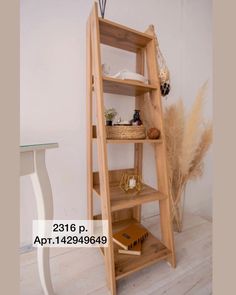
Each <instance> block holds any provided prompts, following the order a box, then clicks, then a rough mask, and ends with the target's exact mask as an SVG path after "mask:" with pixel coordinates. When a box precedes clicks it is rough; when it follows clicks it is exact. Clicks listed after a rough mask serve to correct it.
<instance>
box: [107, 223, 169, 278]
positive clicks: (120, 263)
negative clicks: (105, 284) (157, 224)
mask: <svg viewBox="0 0 236 295" xmlns="http://www.w3.org/2000/svg"><path fill="white" fill-rule="evenodd" d="M136 222H137V221H135V220H134V219H128V220H124V221H119V222H115V223H113V232H116V231H119V230H121V229H122V228H124V227H126V226H127V225H129V224H131V223H136ZM113 245H114V260H115V276H116V280H119V279H122V278H123V277H125V276H127V275H130V274H132V273H134V272H136V271H138V270H140V269H142V268H145V267H147V266H149V265H151V264H154V263H156V262H157V261H159V260H163V259H165V258H167V257H168V256H169V255H170V254H171V251H170V250H168V249H167V248H166V247H165V245H163V244H162V242H161V241H159V240H158V239H157V238H156V237H154V236H153V235H152V234H151V233H150V232H148V238H147V239H146V240H145V241H144V242H143V245H142V254H141V255H140V256H135V255H127V254H120V253H118V248H119V247H118V246H117V245H116V244H115V243H113Z"/></svg>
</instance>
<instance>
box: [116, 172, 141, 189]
mask: <svg viewBox="0 0 236 295" xmlns="http://www.w3.org/2000/svg"><path fill="white" fill-rule="evenodd" d="M120 188H121V189H122V190H123V191H124V192H125V193H135V194H137V193H139V192H140V191H141V190H142V188H143V185H142V182H141V176H140V175H138V174H133V175H129V174H128V173H123V174H122V177H121V180H120Z"/></svg>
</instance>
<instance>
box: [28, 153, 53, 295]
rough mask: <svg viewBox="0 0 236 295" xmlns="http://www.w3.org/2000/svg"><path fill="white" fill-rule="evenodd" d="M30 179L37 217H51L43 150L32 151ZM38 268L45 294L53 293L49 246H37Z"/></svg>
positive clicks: (50, 294)
mask: <svg viewBox="0 0 236 295" xmlns="http://www.w3.org/2000/svg"><path fill="white" fill-rule="evenodd" d="M31 180H32V184H33V188H34V193H35V197H36V202H37V212H38V219H53V199H52V190H51V185H50V181H49V177H48V173H47V168H46V165H45V150H39V151H37V150H36V151H34V173H33V174H31ZM37 251H38V252H37V254H38V269H39V276H40V281H41V285H42V288H43V291H44V294H45V295H53V294H54V291H53V286H52V281H51V273H50V263H49V258H50V257H49V254H50V253H49V252H50V248H44V247H43V248H41V247H39V248H37Z"/></svg>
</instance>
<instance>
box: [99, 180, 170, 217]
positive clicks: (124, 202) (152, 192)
mask: <svg viewBox="0 0 236 295" xmlns="http://www.w3.org/2000/svg"><path fill="white" fill-rule="evenodd" d="M93 190H94V192H95V193H96V194H97V195H98V196H100V185H99V184H95V185H94V186H93ZM165 198H166V196H165V195H164V194H162V193H161V192H159V191H157V190H156V189H154V188H152V187H151V186H148V185H146V184H143V189H142V191H141V192H140V193H139V194H133V193H130V194H129V193H125V192H123V191H121V189H120V187H119V183H116V182H115V183H110V200H111V211H112V212H114V211H118V210H122V209H125V208H132V207H135V206H138V205H142V204H144V203H148V202H153V201H160V200H164V199H165Z"/></svg>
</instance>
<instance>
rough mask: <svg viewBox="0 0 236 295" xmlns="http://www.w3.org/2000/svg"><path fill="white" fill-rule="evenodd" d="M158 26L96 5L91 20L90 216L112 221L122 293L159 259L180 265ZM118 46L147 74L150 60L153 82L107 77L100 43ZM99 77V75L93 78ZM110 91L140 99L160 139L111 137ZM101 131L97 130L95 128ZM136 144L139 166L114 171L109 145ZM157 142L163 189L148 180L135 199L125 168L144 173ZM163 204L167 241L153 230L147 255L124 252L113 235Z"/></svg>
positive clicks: (112, 284) (110, 253)
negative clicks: (113, 16)
mask: <svg viewBox="0 0 236 295" xmlns="http://www.w3.org/2000/svg"><path fill="white" fill-rule="evenodd" d="M155 42H156V41H155V38H154V31H153V27H152V26H150V27H149V28H148V29H147V31H146V32H145V33H141V32H138V31H135V30H133V29H130V28H127V27H125V26H123V25H120V24H116V23H114V22H111V21H108V20H104V19H101V18H99V17H98V7H97V3H94V6H93V9H92V11H91V14H90V16H89V18H88V22H87V134H88V137H87V138H88V140H87V151H88V153H87V164H88V165H87V167H88V183H87V187H88V218H89V219H98V218H102V219H107V220H108V226H109V228H108V230H109V237H108V238H109V247H107V248H104V249H103V251H102V252H103V254H104V258H105V259H104V261H105V268H106V274H107V284H108V287H109V289H110V291H111V294H113V295H114V294H116V281H117V280H119V279H121V278H123V277H125V276H127V275H129V274H131V273H133V272H135V271H138V270H140V269H142V268H143V267H146V266H148V265H151V264H153V263H155V262H157V261H159V260H163V259H165V260H167V261H168V262H169V263H170V264H171V265H172V266H173V267H175V250H174V241H173V232H172V225H171V215H170V197H169V184H168V175H167V164H166V148H165V138H164V129H163V115H162V103H161V94H160V85H159V78H158V77H159V69H158V67H157V62H156V51H155ZM101 43H102V44H106V45H108V46H112V47H116V48H119V49H123V50H126V51H131V52H134V53H135V54H136V71H137V73H140V74H144V68H145V60H146V64H147V74H148V79H149V84H143V83H140V82H135V81H124V80H119V79H114V78H108V77H103V76H102V67H101V52H100V44H101ZM93 77H94V78H93ZM93 92H94V97H95V100H96V103H95V105H96V118H97V125H96V128H94V126H93V125H92V124H93V122H92V109H93V106H92V102H93ZM104 93H115V94H120V95H126V96H134V97H135V106H136V108H137V109H140V110H141V114H142V120H143V122H144V125H145V126H146V127H147V128H149V127H156V128H158V129H159V130H160V131H161V139H159V140H150V139H142V140H111V139H109V140H108V139H107V138H106V129H105V128H106V127H105V118H104V97H103V94H104ZM94 129H96V130H94ZM94 140H95V141H96V143H97V149H98V166H99V169H98V170H99V171H98V172H93V157H92V145H93V141H94ZM110 143H113V144H120V143H123V144H126V143H133V144H134V167H133V168H132V169H123V170H113V171H108V158H107V144H110ZM144 143H152V144H153V147H154V156H155V161H156V172H157V176H158V177H157V182H158V190H157V189H155V188H152V187H150V186H148V185H146V184H144V187H143V190H142V191H141V193H140V194H137V195H136V196H135V197H134V196H132V197H129V196H128V195H127V194H125V193H123V192H122V191H121V189H120V188H119V181H120V179H121V175H122V174H123V173H124V172H134V173H139V174H140V175H142V158H143V144H144ZM94 194H95V195H97V196H98V197H99V198H100V200H101V212H102V214H101V215H100V216H94V213H93V195H94ZM153 201H158V202H159V208H160V227H161V239H160V240H158V239H157V238H156V237H155V236H153V235H152V234H151V233H149V236H148V238H147V240H146V241H145V242H144V243H143V247H142V255H141V256H138V257H137V256H132V255H124V254H118V249H117V246H116V245H115V244H114V243H113V241H112V233H114V232H115V231H117V230H120V229H122V228H123V227H125V226H127V225H128V224H131V223H134V222H136V223H137V222H138V223H140V222H141V206H142V204H143V203H147V202H153Z"/></svg>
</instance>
